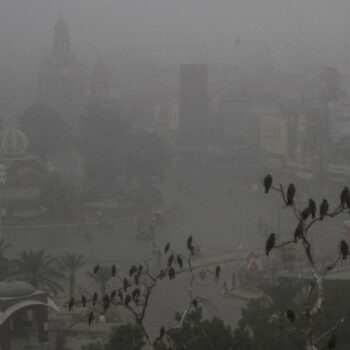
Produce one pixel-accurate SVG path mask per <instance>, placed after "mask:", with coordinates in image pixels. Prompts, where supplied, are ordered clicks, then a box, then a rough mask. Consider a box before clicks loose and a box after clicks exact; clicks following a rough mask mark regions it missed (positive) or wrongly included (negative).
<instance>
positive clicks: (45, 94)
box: [38, 16, 85, 126]
mask: <svg viewBox="0 0 350 350" xmlns="http://www.w3.org/2000/svg"><path fill="white" fill-rule="evenodd" d="M84 95H85V66H84V64H83V63H82V62H81V61H79V60H78V59H77V57H76V55H75V53H74V52H73V51H72V50H71V38H70V34H69V29H68V25H67V23H66V22H65V21H64V19H63V17H62V16H61V17H60V19H59V20H58V22H57V23H56V25H55V29H54V37H53V42H52V50H51V53H50V54H49V55H48V56H47V57H45V59H44V61H43V64H42V65H41V67H40V72H39V96H38V100H39V102H41V103H44V104H47V105H49V106H50V107H51V108H53V109H55V110H57V111H58V112H60V113H61V115H62V116H63V117H64V118H65V119H66V120H67V121H68V122H69V123H70V124H71V125H72V126H77V123H78V119H79V116H80V114H81V112H82V108H83V107H84V99H85V96H84Z"/></svg>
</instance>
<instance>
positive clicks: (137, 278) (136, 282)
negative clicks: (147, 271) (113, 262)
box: [134, 274, 140, 286]
mask: <svg viewBox="0 0 350 350" xmlns="http://www.w3.org/2000/svg"><path fill="white" fill-rule="evenodd" d="M139 280H140V277H139V275H138V274H137V275H135V276H134V281H135V284H136V285H137V286H138V285H139Z"/></svg>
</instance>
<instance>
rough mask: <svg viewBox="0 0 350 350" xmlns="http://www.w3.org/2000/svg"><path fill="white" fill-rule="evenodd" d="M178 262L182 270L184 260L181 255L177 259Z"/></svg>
mask: <svg viewBox="0 0 350 350" xmlns="http://www.w3.org/2000/svg"><path fill="white" fill-rule="evenodd" d="M176 262H177V264H178V265H179V266H180V269H182V266H183V262H182V258H181V256H180V255H178V256H177V257H176Z"/></svg>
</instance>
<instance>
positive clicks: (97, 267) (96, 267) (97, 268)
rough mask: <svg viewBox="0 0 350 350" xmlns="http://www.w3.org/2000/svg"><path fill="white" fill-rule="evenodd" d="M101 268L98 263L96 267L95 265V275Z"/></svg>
mask: <svg viewBox="0 0 350 350" xmlns="http://www.w3.org/2000/svg"><path fill="white" fill-rule="evenodd" d="M99 269H100V265H99V264H97V265H96V266H95V267H94V275H96V274H97V272H98V270H99Z"/></svg>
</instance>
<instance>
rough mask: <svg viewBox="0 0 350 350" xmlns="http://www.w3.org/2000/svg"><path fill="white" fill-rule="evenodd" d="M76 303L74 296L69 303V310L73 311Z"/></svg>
mask: <svg viewBox="0 0 350 350" xmlns="http://www.w3.org/2000/svg"><path fill="white" fill-rule="evenodd" d="M74 304H75V301H74V298H70V300H69V303H68V310H69V312H71V311H72V309H73V306H74Z"/></svg>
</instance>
